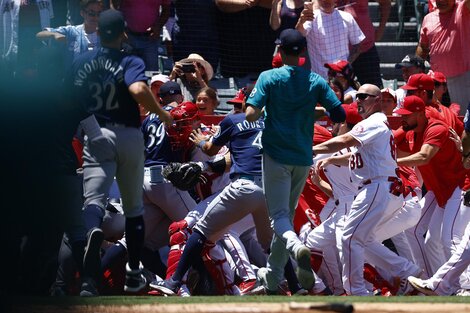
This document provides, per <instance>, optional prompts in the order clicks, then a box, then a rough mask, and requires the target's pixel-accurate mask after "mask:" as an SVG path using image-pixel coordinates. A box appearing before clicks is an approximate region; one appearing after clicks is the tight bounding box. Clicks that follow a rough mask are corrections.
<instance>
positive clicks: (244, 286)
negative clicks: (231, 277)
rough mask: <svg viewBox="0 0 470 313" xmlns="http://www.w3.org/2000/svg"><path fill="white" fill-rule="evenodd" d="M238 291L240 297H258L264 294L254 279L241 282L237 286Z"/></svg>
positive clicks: (261, 287)
mask: <svg viewBox="0 0 470 313" xmlns="http://www.w3.org/2000/svg"><path fill="white" fill-rule="evenodd" d="M238 289H240V295H241V296H248V295H258V294H264V293H265V291H264V288H263V286H259V285H258V281H257V280H256V279H250V280H247V281H244V282H241V283H240V285H238Z"/></svg>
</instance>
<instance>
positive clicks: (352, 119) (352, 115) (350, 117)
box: [342, 102, 363, 125]
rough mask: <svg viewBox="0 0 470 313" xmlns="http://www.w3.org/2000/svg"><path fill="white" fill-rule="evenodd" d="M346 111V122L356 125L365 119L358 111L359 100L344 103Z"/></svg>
mask: <svg viewBox="0 0 470 313" xmlns="http://www.w3.org/2000/svg"><path fill="white" fill-rule="evenodd" d="M342 106H343V109H344V111H345V112H346V123H348V124H352V125H356V124H357V123H359V122H360V121H362V120H363V118H362V116H361V115H360V114H359V112H358V111H357V102H352V103H348V104H342Z"/></svg>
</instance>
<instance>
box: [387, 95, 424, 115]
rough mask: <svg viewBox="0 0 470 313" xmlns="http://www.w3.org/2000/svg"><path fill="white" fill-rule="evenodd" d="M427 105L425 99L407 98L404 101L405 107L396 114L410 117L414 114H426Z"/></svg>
mask: <svg viewBox="0 0 470 313" xmlns="http://www.w3.org/2000/svg"><path fill="white" fill-rule="evenodd" d="M425 107H426V104H425V103H424V101H423V99H421V98H420V97H417V96H414V95H413V96H407V97H405V100H404V101H403V107H402V108H400V109H398V110H396V111H395V113H396V114H400V115H409V114H411V113H414V112H424V109H425Z"/></svg>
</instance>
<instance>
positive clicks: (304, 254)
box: [295, 246, 315, 290]
mask: <svg viewBox="0 0 470 313" xmlns="http://www.w3.org/2000/svg"><path fill="white" fill-rule="evenodd" d="M295 260H296V261H297V269H296V274H297V278H298V279H299V283H300V284H301V285H302V287H303V288H304V289H306V290H309V289H311V288H312V287H313V284H314V283H315V277H314V276H313V271H312V266H311V265H310V249H309V248H307V247H305V246H302V247H301V248H299V249H298V250H297V252H296V254H295Z"/></svg>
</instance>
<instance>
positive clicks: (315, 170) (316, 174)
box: [310, 167, 333, 198]
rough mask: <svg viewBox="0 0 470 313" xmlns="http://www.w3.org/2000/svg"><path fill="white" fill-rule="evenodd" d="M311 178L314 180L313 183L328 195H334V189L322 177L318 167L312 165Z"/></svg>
mask: <svg viewBox="0 0 470 313" xmlns="http://www.w3.org/2000/svg"><path fill="white" fill-rule="evenodd" d="M310 179H311V180H312V183H313V184H315V186H317V187H318V188H320V189H321V191H323V192H324V193H325V194H326V195H327V196H328V197H330V198H332V197H333V189H332V188H331V185H330V184H328V183H327V182H326V181H324V180H323V179H322V178H321V176H320V174H319V170H318V168H316V167H312V169H311V171H310Z"/></svg>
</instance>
